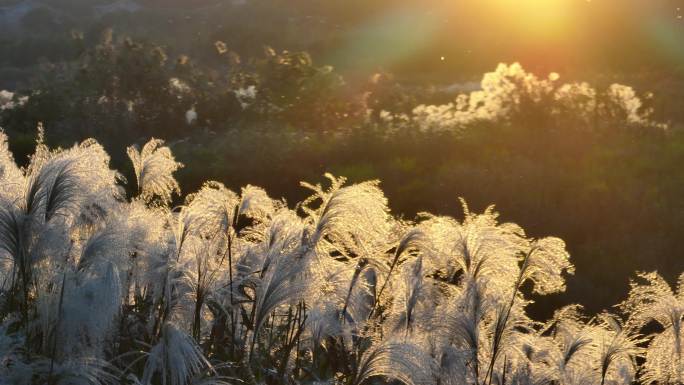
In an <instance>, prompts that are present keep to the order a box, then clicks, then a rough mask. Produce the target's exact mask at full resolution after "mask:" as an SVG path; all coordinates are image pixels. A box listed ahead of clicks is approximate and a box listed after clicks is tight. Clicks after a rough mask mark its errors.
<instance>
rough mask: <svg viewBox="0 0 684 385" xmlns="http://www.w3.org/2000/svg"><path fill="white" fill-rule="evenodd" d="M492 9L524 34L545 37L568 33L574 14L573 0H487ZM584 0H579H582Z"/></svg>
mask: <svg viewBox="0 0 684 385" xmlns="http://www.w3.org/2000/svg"><path fill="white" fill-rule="evenodd" d="M484 2H485V3H486V4H487V6H488V7H489V8H490V9H489V10H488V12H489V13H490V14H491V15H492V16H493V17H495V18H496V19H497V21H498V22H500V23H501V24H502V26H503V25H507V26H509V27H513V29H514V30H515V31H516V32H518V33H519V34H520V35H521V37H524V38H527V39H533V40H538V41H544V40H548V39H553V38H557V37H560V36H562V35H563V34H565V33H567V32H568V30H569V28H570V27H571V25H572V21H573V18H574V12H573V6H572V5H573V1H572V0H485V1H484ZM578 2H580V0H575V1H574V3H578Z"/></svg>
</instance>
